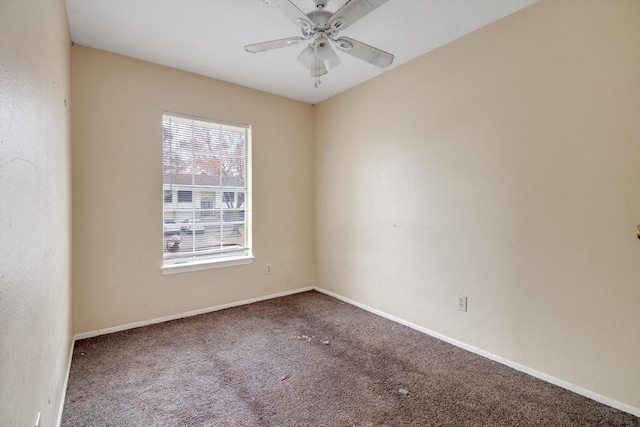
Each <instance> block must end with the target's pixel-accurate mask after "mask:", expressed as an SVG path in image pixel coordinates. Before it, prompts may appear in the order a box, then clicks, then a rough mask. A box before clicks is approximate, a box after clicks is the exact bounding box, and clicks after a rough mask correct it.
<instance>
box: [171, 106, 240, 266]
mask: <svg viewBox="0 0 640 427" xmlns="http://www.w3.org/2000/svg"><path fill="white" fill-rule="evenodd" d="M249 151H250V128H249V127H248V126H245V125H236V124H229V123H221V122H216V121H213V120H207V119H201V118H196V117H189V116H185V115H180V114H174V113H166V112H165V113H164V114H163V116H162V154H163V156H162V166H163V177H162V190H163V220H164V221H163V222H164V224H163V236H164V239H163V241H164V245H163V246H164V247H163V266H164V267H167V266H176V265H182V264H195V263H207V262H215V261H221V260H228V259H237V258H239V257H240V258H241V257H250V256H251V248H250V241H251V240H250V233H251V229H250V228H251V227H250V216H251V215H250V212H251V211H250V202H251V200H250V192H249V190H250V186H249V184H250V183H249V177H250V170H249V168H250V159H249Z"/></svg>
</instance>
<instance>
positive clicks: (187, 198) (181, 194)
mask: <svg viewBox="0 0 640 427" xmlns="http://www.w3.org/2000/svg"><path fill="white" fill-rule="evenodd" d="M192 201H193V191H186V190H178V203H191V202H192Z"/></svg>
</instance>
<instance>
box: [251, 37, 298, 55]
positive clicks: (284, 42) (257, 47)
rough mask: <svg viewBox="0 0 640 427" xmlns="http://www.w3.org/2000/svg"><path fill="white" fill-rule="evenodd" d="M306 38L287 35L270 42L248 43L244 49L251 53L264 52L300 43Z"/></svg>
mask: <svg viewBox="0 0 640 427" xmlns="http://www.w3.org/2000/svg"><path fill="white" fill-rule="evenodd" d="M305 40H306V39H305V38H303V37H289V38H286V39H279V40H272V41H270V42H263V43H256V44H250V45H247V46H245V47H244V50H246V51H247V52H251V53H258V52H264V51H265V50H272V49H279V48H281V47H287V46H294V45H297V44H300V43H302V42H303V41H305Z"/></svg>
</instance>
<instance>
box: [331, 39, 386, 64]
mask: <svg viewBox="0 0 640 427" xmlns="http://www.w3.org/2000/svg"><path fill="white" fill-rule="evenodd" d="M336 47H337V48H339V49H340V50H342V51H343V52H344V53H348V54H349V55H351V56H355V57H356V58H359V59H362V60H363V61H367V62H368V63H369V64H373V65H375V66H376V67H380V68H384V67H387V66H389V65H391V63H392V62H393V55H391V54H390V53H387V52H385V51H383V50H380V49H376V48H375V47H372V46H369V45H366V44H364V43H362V42H359V41H357V40H354V39H351V38H349V37H340V38H339V39H337V40H336Z"/></svg>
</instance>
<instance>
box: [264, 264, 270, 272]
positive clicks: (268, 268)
mask: <svg viewBox="0 0 640 427" xmlns="http://www.w3.org/2000/svg"><path fill="white" fill-rule="evenodd" d="M264 274H271V264H267V265H266V266H265V267H264Z"/></svg>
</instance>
